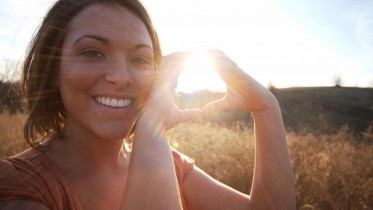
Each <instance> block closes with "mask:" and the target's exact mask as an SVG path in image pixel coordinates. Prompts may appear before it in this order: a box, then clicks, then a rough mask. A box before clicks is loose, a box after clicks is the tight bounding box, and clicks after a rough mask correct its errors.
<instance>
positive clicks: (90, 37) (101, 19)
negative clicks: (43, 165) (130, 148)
mask: <svg viewBox="0 0 373 210" xmlns="http://www.w3.org/2000/svg"><path fill="white" fill-rule="evenodd" d="M153 56H154V55H153V50H152V41H151V38H150V36H149V33H148V31H147V29H146V27H145V25H144V23H143V22H142V21H141V19H140V18H138V17H137V16H136V15H135V14H134V13H133V12H131V11H130V10H128V9H126V8H123V7H120V6H117V5H112V4H96V5H92V6H90V7H88V8H86V9H84V10H83V11H81V12H80V13H79V14H78V15H77V16H76V17H74V18H73V20H72V22H71V23H70V28H69V31H68V33H67V36H66V38H65V41H64V44H63V52H62V57H61V64H60V72H59V77H58V82H57V83H58V84H57V85H58V86H59V87H60V91H61V97H62V101H63V104H64V106H65V108H66V110H67V119H66V124H65V128H64V132H65V133H66V134H67V135H68V136H69V135H74V134H77V135H80V136H82V135H85V136H90V137H96V138H99V139H114V140H118V139H123V138H124V137H126V136H127V135H128V134H129V133H130V131H131V129H132V127H133V125H134V123H135V122H136V120H137V119H138V117H139V114H140V107H141V106H142V104H143V103H144V102H145V100H146V98H147V94H148V92H149V90H150V88H151V86H152V83H153V81H154V79H155V77H156V71H155V70H154V64H153Z"/></svg>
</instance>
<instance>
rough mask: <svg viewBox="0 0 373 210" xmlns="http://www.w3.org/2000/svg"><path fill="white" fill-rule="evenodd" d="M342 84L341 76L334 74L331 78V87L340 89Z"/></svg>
mask: <svg viewBox="0 0 373 210" xmlns="http://www.w3.org/2000/svg"><path fill="white" fill-rule="evenodd" d="M342 83H343V80H342V76H341V74H340V73H339V74H335V75H334V77H333V85H334V87H342Z"/></svg>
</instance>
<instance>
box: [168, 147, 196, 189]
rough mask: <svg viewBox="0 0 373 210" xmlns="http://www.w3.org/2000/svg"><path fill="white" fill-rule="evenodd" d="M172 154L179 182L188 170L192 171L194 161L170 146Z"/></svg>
mask: <svg viewBox="0 0 373 210" xmlns="http://www.w3.org/2000/svg"><path fill="white" fill-rule="evenodd" d="M172 156H173V159H174V164H175V171H176V175H177V178H178V180H179V182H182V181H183V180H184V177H186V176H187V175H188V174H189V172H190V171H192V169H193V167H194V165H195V162H194V160H193V159H192V158H190V157H188V156H186V155H184V154H182V153H180V152H179V151H177V150H175V149H174V148H172Z"/></svg>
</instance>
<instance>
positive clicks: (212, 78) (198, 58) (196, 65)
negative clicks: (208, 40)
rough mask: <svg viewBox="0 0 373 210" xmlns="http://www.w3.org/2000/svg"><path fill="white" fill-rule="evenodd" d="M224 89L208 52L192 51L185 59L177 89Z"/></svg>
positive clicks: (187, 90)
mask: <svg viewBox="0 0 373 210" xmlns="http://www.w3.org/2000/svg"><path fill="white" fill-rule="evenodd" d="M225 89H226V88H225V84H224V82H223V81H222V80H221V78H220V77H219V75H218V74H217V73H216V71H215V65H214V61H213V59H212V58H211V56H210V55H209V54H208V53H205V52H197V53H193V54H191V55H190V56H189V57H188V58H187V59H186V60H185V64H184V70H183V72H182V73H181V75H180V76H179V82H178V86H177V89H176V90H177V91H180V92H186V93H191V92H195V91H200V90H210V91H225Z"/></svg>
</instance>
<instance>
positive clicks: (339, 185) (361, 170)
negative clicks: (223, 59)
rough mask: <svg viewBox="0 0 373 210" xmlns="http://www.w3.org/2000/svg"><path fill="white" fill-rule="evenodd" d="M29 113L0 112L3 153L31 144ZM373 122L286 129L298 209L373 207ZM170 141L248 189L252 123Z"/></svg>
mask: <svg viewBox="0 0 373 210" xmlns="http://www.w3.org/2000/svg"><path fill="white" fill-rule="evenodd" d="M24 120H25V116H24V115H21V114H17V115H12V116H10V115H9V114H7V113H2V114H0V146H1V150H0V156H7V155H13V154H15V153H17V152H19V151H22V150H24V149H25V148H26V147H27V145H26V144H25V142H24V140H23V137H22V133H21V132H22V124H23V122H24ZM372 131H373V127H370V129H368V130H367V131H366V132H365V133H364V135H361V136H355V135H353V134H352V132H351V131H350V130H349V129H348V128H346V127H342V128H341V129H339V130H338V131H336V132H335V133H333V134H315V133H312V132H306V131H305V132H298V133H295V132H288V133H287V136H288V141H289V149H290V152H291V157H292V163H293V169H294V181H295V183H296V196H297V197H296V199H297V209H301V210H311V209H312V210H316V209H320V210H321V209H322V210H329V209H330V210H342V209H343V210H344V209H350V210H364V209H373V177H372V175H373V165H372V160H373V138H372V136H373V132H372ZM168 136H169V139H170V143H171V144H172V145H173V146H174V147H175V148H177V149H178V150H180V151H182V152H184V153H185V154H187V155H188V156H190V157H192V158H193V159H194V160H195V161H196V164H197V165H198V166H199V167H200V168H202V169H203V170H205V171H206V172H207V173H209V174H210V175H211V176H213V177H215V178H216V179H218V180H220V181H222V182H224V183H226V184H228V185H230V186H232V187H234V188H236V189H238V190H240V191H242V192H245V193H248V192H249V189H250V186H251V180H252V169H253V162H254V139H253V130H252V126H251V125H247V124H241V123H236V124H233V125H231V126H229V127H227V126H222V125H217V124H210V123H206V122H191V123H184V124H182V125H179V126H176V127H175V128H173V129H172V130H170V131H169V132H168Z"/></svg>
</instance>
